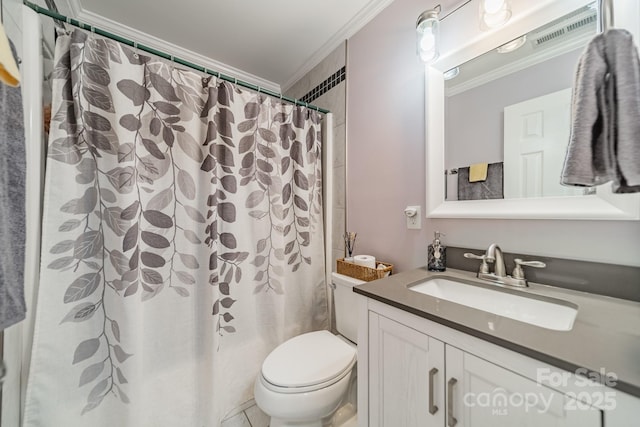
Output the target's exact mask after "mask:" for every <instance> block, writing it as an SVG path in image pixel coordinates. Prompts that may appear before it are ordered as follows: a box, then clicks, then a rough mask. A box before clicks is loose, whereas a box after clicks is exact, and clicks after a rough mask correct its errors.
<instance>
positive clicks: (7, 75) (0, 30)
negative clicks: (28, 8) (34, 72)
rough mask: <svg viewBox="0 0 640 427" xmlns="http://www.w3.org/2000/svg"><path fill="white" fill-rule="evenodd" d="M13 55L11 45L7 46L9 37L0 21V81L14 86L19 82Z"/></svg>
mask: <svg viewBox="0 0 640 427" xmlns="http://www.w3.org/2000/svg"><path fill="white" fill-rule="evenodd" d="M14 57H15V54H14V51H13V46H9V39H7V35H6V34H5V32H4V27H3V26H2V24H1V23H0V81H1V82H3V83H5V84H8V85H9V86H13V87H16V86H18V85H19V84H20V71H19V70H18V65H17V64H16V60H15V59H14Z"/></svg>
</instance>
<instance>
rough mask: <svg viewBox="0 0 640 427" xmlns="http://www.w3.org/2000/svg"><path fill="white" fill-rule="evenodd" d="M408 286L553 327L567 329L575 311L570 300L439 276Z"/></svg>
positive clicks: (437, 296)
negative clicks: (532, 294)
mask: <svg viewBox="0 0 640 427" xmlns="http://www.w3.org/2000/svg"><path fill="white" fill-rule="evenodd" d="M488 286H491V285H488ZM409 290H412V291H414V292H420V293H422V294H426V295H430V296H432V297H435V298H438V299H443V300H447V301H450V302H454V303H456V304H461V305H465V306H467V307H471V308H475V309H478V310H482V311H486V312H488V313H493V314H497V315H498V316H503V317H508V318H510V319H513V320H519V321H520V322H525V323H529V324H531V325H535V326H540V327H542V328H546V329H552V330H554V331H570V330H571V328H573V321H574V320H575V318H576V314H577V313H578V311H577V309H576V308H573V307H571V305H570V303H566V304H567V305H564V304H559V303H555V302H550V301H546V300H543V299H537V298H534V297H530V296H525V295H515V294H513V293H508V292H503V291H502V290H501V289H496V290H493V289H487V288H484V287H481V286H475V285H470V284H466V283H463V282H458V281H456V280H451V279H446V278H442V277H434V278H432V279H429V280H427V281H425V282H422V283H419V284H417V285H413V286H411V287H410V288H409ZM541 298H544V297H541Z"/></svg>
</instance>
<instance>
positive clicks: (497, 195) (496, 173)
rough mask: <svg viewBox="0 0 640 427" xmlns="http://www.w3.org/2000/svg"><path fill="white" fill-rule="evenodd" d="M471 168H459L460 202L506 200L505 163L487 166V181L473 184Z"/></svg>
mask: <svg viewBox="0 0 640 427" xmlns="http://www.w3.org/2000/svg"><path fill="white" fill-rule="evenodd" d="M470 169H471V167H464V168H458V200H487V199H504V168H503V162H498V163H491V164H489V165H487V179H486V180H485V181H479V182H471V180H470V175H469V173H470Z"/></svg>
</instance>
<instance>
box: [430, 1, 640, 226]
mask: <svg viewBox="0 0 640 427" xmlns="http://www.w3.org/2000/svg"><path fill="white" fill-rule="evenodd" d="M478 1H479V0H471V1H470V2H469V3H467V4H465V5H464V6H463V7H461V8H460V9H458V10H456V11H455V12H453V13H452V14H451V15H449V16H447V17H446V18H445V19H443V21H442V22H441V39H440V40H441V52H443V54H442V56H441V57H440V58H439V59H438V60H437V61H436V62H434V63H432V64H429V65H427V66H426V67H425V79H426V80H425V89H426V94H425V95H426V96H425V100H426V105H425V109H426V179H427V182H426V193H427V194H426V216H427V218H495V219H584V220H639V219H640V193H637V194H614V193H613V192H612V191H611V184H605V185H601V186H598V187H595V188H596V194H595V195H589V196H572V197H538V198H522V199H500V200H496V199H493V200H465V201H445V192H444V190H445V182H444V180H445V179H446V177H445V174H444V153H445V147H444V144H445V142H444V141H445V135H444V129H445V126H444V124H445V121H444V120H445V116H444V114H445V110H444V104H445V103H444V99H445V92H444V78H443V76H442V74H443V72H445V71H447V70H449V69H451V68H453V67H455V66H457V65H460V64H462V63H464V62H466V61H469V60H470V59H472V58H475V57H476V56H478V55H481V54H483V53H485V52H487V51H489V50H491V49H494V48H496V47H498V46H500V45H502V44H504V43H506V42H508V41H510V40H513V39H515V38H516V37H519V36H521V35H522V34H525V33H528V32H529V31H531V30H534V29H536V28H538V27H540V26H542V25H544V24H545V23H547V22H549V21H552V20H553V19H556V18H557V17H559V16H563V15H566V14H567V13H569V12H571V11H573V10H576V9H578V8H580V7H582V6H585V5H588V4H590V3H593V1H595V0H561V1H558V0H538V1H536V2H532V1H530V0H512V11H513V15H512V17H511V19H510V20H509V22H507V24H506V25H505V26H503V27H501V28H498V29H495V30H492V31H486V32H483V31H481V30H480V25H479V23H478V10H479V7H478ZM626 3H628V5H624V4H623V3H618V4H616V10H614V13H615V17H614V18H615V19H614V22H616V24H617V25H616V27H617V28H626V29H627V30H629V31H630V32H631V33H632V34H633V36H634V38H635V40H636V43H638V37H639V30H640V22H639V21H640V20H638V19H637V18H635V19H632V18H631V17H638V16H640V2H626ZM632 3H635V4H632ZM630 9H631V10H630ZM470 23H471V24H470Z"/></svg>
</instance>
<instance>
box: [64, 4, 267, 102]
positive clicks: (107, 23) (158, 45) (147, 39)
mask: <svg viewBox="0 0 640 427" xmlns="http://www.w3.org/2000/svg"><path fill="white" fill-rule="evenodd" d="M66 3H68V4H69V7H70V10H71V12H72V13H71V14H72V15H73V16H74V17H76V19H78V20H79V21H81V22H83V23H86V24H88V25H93V26H95V27H99V28H101V29H103V30H105V31H109V32H111V33H114V34H118V35H119V36H122V37H124V38H127V39H130V40H135V41H136V42H138V43H139V44H143V45H146V46H149V47H152V48H154V49H157V50H159V51H161V52H165V53H168V54H169V55H174V56H176V57H179V58H181V59H184V60H185V61H189V62H192V63H194V64H198V65H200V66H202V67H205V68H207V69H210V70H213V71H218V72H220V73H222V74H226V75H227V76H230V77H234V78H237V79H238V80H243V81H245V82H248V83H251V84H254V85H256V86H259V87H261V88H264V89H268V90H270V91H273V92H276V93H279V92H280V85H279V84H277V83H274V82H272V81H269V80H266V79H263V78H262V77H258V76H256V75H254V74H251V73H247V72H245V71H242V70H240V69H238V68H234V67H232V66H230V65H227V64H224V63H222V62H219V61H216V60H214V59H211V58H209V57H207V56H204V55H202V54H199V53H197V52H194V51H191V50H188V49H185V48H183V47H181V46H178V45H176V44H173V43H170V42H167V41H165V40H162V39H160V38H158V37H155V36H152V35H150V34H148V33H145V32H143V31H140V30H136V29H135V28H132V27H129V26H127V25H123V24H120V23H119V22H116V21H114V20H111V19H108V18H105V17H103V16H101V15H98V14H97V13H94V12H90V11H87V10H84V9H83V7H82V5H81V3H80V0H66Z"/></svg>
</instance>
